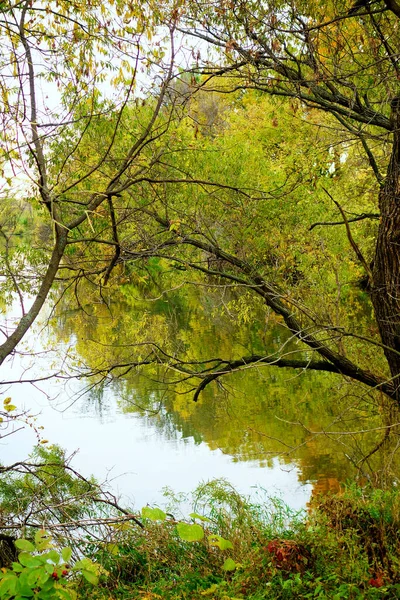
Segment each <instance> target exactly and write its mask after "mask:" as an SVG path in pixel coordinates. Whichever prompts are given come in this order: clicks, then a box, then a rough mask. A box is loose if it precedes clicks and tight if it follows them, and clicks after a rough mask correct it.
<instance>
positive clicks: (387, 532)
mask: <svg viewBox="0 0 400 600" xmlns="http://www.w3.org/2000/svg"><path fill="white" fill-rule="evenodd" d="M170 499H171V498H170ZM172 500H173V499H172ZM192 501H193V507H194V510H195V512H196V513H197V514H199V513H200V514H201V515H204V516H205V517H206V518H207V519H209V520H207V521H203V522H202V521H199V519H197V522H198V523H199V522H201V523H202V525H203V527H204V531H205V536H204V539H202V540H201V541H198V542H185V541H184V540H182V539H181V538H180V537H179V535H178V533H177V529H176V520H175V518H174V517H172V514H171V517H170V518H169V520H166V521H164V522H162V523H161V522H152V521H149V522H147V523H146V528H145V530H144V531H137V529H132V528H130V527H126V526H125V527H124V528H123V529H121V530H119V531H116V536H115V540H114V541H113V544H112V545H107V546H105V547H104V548H103V549H102V550H101V551H97V552H96V555H95V556H94V557H92V558H95V559H96V560H97V561H99V562H100V563H101V564H102V565H103V567H104V568H105V569H106V571H107V572H108V576H107V577H106V578H104V580H103V581H102V583H101V584H100V585H99V586H98V587H97V588H96V589H95V590H93V589H91V590H90V592H88V595H90V597H91V598H97V599H99V600H103V599H107V600H109V599H115V600H117V599H121V600H122V599H128V598H132V599H136V598H141V599H142V600H156V599H158V598H163V599H164V598H165V599H167V600H168V599H170V600H176V599H193V600H196V599H207V598H209V599H217V600H235V599H239V598H240V599H242V598H249V599H252V600H263V599H280V598H282V599H295V598H296V599H300V598H332V599H334V600H339V599H342V598H343V599H344V598H366V599H375V598H399V597H400V564H399V562H400V544H399V534H398V531H399V519H400V511H399V508H400V506H399V504H400V498H399V493H398V492H397V490H392V491H390V492H389V491H388V492H384V491H380V490H375V491H369V492H366V491H365V490H361V489H358V488H355V487H351V488H349V489H347V490H346V492H345V493H343V494H342V495H337V496H328V497H326V498H323V499H319V500H314V501H313V503H312V505H311V506H310V507H309V510H308V511H307V512H302V513H293V512H291V511H290V510H289V509H288V508H287V507H286V506H285V505H284V504H283V503H282V502H279V501H276V500H275V501H274V500H273V501H271V500H269V501H261V502H259V503H258V504H254V503H250V502H249V501H248V500H247V499H246V498H243V497H241V496H240V495H239V494H237V492H236V491H235V490H234V489H233V488H232V487H231V486H230V485H229V484H228V483H226V482H225V481H214V482H210V483H207V484H204V485H202V486H200V487H199V488H198V489H197V490H196V492H195V493H194V495H193V498H192ZM186 502H187V499H186ZM169 509H170V510H171V512H172V513H174V511H175V512H177V511H178V510H179V505H178V504H177V503H175V504H174V502H172V505H171V506H170V507H169ZM174 514H175V513H174ZM211 534H218V535H220V536H222V537H223V538H224V539H227V540H230V541H231V542H232V546H233V548H229V549H227V550H221V549H220V548H218V547H216V546H215V545H212V544H210V541H209V539H208V536H209V535H211ZM227 558H231V559H232V561H231V566H232V564H233V565H234V568H232V570H225V569H224V563H225V561H226V559H227ZM85 594H86V592H85V588H82V589H81V590H80V592H79V596H80V597H82V598H84V597H85Z"/></svg>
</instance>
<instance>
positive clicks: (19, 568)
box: [12, 562, 24, 573]
mask: <svg viewBox="0 0 400 600" xmlns="http://www.w3.org/2000/svg"><path fill="white" fill-rule="evenodd" d="M12 570H13V571H14V573H21V571H23V570H24V567H23V566H22V565H21V564H20V563H17V562H13V563H12Z"/></svg>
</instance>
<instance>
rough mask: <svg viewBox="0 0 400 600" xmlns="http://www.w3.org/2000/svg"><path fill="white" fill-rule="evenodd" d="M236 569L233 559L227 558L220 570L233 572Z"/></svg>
mask: <svg viewBox="0 0 400 600" xmlns="http://www.w3.org/2000/svg"><path fill="white" fill-rule="evenodd" d="M236 567H237V563H235V561H234V560H233V558H227V559H226V561H225V562H224V564H223V566H222V568H223V569H224V571H234V570H235V569H236Z"/></svg>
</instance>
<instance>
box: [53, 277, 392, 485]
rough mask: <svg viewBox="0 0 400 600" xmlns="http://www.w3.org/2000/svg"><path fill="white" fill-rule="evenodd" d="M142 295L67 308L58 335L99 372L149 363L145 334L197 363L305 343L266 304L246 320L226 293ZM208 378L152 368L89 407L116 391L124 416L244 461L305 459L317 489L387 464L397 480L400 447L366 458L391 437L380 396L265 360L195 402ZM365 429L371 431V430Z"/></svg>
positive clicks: (301, 473) (129, 293) (125, 290)
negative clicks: (153, 298)
mask: <svg viewBox="0 0 400 600" xmlns="http://www.w3.org/2000/svg"><path fill="white" fill-rule="evenodd" d="M137 296H138V294H137V290H135V288H133V287H131V286H123V287H122V288H121V289H120V290H117V291H116V292H115V293H114V294H113V296H112V297H111V298H109V303H108V304H106V303H97V304H88V305H87V311H86V312H82V311H76V312H75V311H71V310H69V311H64V312H63V313H62V314H60V315H59V316H58V319H57V327H56V329H55V330H54V334H53V335H55V336H56V337H57V339H59V340H63V341H64V342H66V341H67V340H69V339H70V338H71V336H76V339H77V343H76V350H77V352H78V353H79V356H80V358H81V360H82V361H83V362H84V363H85V365H87V366H89V367H90V368H92V369H95V368H99V366H104V365H107V364H108V365H113V364H114V365H116V364H118V363H120V364H121V363H124V364H125V363H126V362H128V361H129V360H135V359H136V360H137V359H142V358H143V357H144V356H145V355H146V352H149V349H148V348H146V347H143V346H142V345H140V346H136V345H135V344H138V343H140V344H143V342H149V343H150V342H153V343H156V344H157V345H158V346H159V347H162V348H163V349H164V350H165V352H166V353H168V354H169V355H170V356H174V355H175V354H177V353H179V354H180V355H181V356H182V353H184V357H185V360H187V361H204V360H206V359H207V358H210V357H223V358H224V359H233V358H238V357H240V356H243V355H245V354H251V353H254V352H256V353H268V354H271V353H272V352H274V351H277V350H278V349H279V348H280V347H282V344H285V349H286V351H292V350H293V349H297V348H298V347H297V346H296V342H295V341H294V340H291V339H290V338H289V336H288V333H287V332H286V331H285V330H284V329H283V327H282V326H281V325H280V324H279V322H275V323H273V322H272V323H271V322H269V323H265V316H264V314H263V313H262V312H261V311H260V312H257V306H254V307H253V308H252V311H253V312H252V313H251V315H250V317H249V318H248V319H247V321H245V320H244V321H243V319H242V322H240V319H238V318H237V317H236V316H235V317H234V318H233V317H232V311H230V310H229V309H227V310H222V309H221V298H220V295H218V294H217V293H215V294H211V293H207V294H201V292H199V290H198V289H195V288H189V289H187V290H185V291H184V292H180V293H179V294H178V293H176V294H170V295H169V297H168V301H165V300H158V301H157V302H149V301H147V302H146V301H143V300H138V298H137ZM225 302H226V303H227V301H226V298H225ZM228 304H229V303H228ZM231 304H232V303H231ZM231 304H230V305H231ZM113 373H114V374H118V369H115V370H114V371H113ZM197 383H198V381H197V382H195V381H193V379H189V380H188V379H187V378H185V377H182V376H181V375H179V374H177V373H175V372H173V373H171V372H170V371H166V370H165V369H164V368H163V367H162V366H160V365H150V366H148V367H146V368H135V369H132V370H130V371H129V372H127V373H125V374H124V376H123V377H121V378H118V377H114V378H113V379H112V380H111V381H109V382H108V384H107V386H106V387H104V386H103V388H101V389H100V388H97V389H93V390H92V391H91V392H90V394H88V395H87V397H86V400H85V403H86V406H89V405H90V404H92V405H93V406H96V407H97V410H98V411H99V412H100V413H101V412H102V411H103V412H104V410H106V400H105V396H106V394H105V390H108V391H109V392H110V391H111V394H112V396H113V397H114V398H116V399H117V405H118V407H119V410H120V411H121V412H122V413H123V414H125V415H126V416H128V415H135V416H140V418H141V419H142V422H143V423H146V424H147V426H149V427H151V428H153V429H154V431H157V432H158V433H159V435H160V436H161V437H162V438H163V439H166V440H170V441H172V440H176V439H180V440H190V441H191V443H193V444H194V446H196V445H202V444H207V446H208V448H209V450H210V451H211V452H220V453H222V454H223V455H226V456H229V457H232V460H233V461H234V463H236V464H242V463H243V462H248V463H251V464H252V465H257V466H258V467H259V468H260V467H261V468H272V467H273V466H276V464H277V460H278V461H279V464H280V465H281V467H282V468H283V469H285V468H286V467H287V468H289V469H290V468H292V467H293V465H296V467H297V469H298V477H299V480H300V481H301V482H302V483H304V484H305V483H308V482H312V483H313V485H314V490H315V491H328V490H336V489H338V487H339V482H343V481H345V480H347V479H349V478H354V477H355V476H356V475H359V474H360V473H361V474H363V475H364V476H365V475H366V476H369V477H371V476H373V475H374V474H375V473H377V472H379V471H382V472H383V471H384V472H387V475H388V477H392V476H393V474H394V473H396V472H397V455H395V454H393V452H392V450H393V448H389V447H387V446H386V445H383V446H382V449H381V451H380V452H376V453H373V454H372V455H371V457H370V458H369V459H368V460H364V458H365V457H366V456H367V455H368V454H369V453H370V452H371V450H372V449H373V448H374V446H376V445H377V444H378V443H379V442H380V440H381V438H382V436H383V434H384V430H383V429H384V426H385V411H384V410H381V409H382V407H380V404H379V398H374V399H372V397H371V393H370V392H369V391H366V390H364V389H363V388H362V387H360V386H355V385H354V384H350V383H349V382H346V381H344V380H343V378H341V377H340V376H337V375H332V374H324V373H315V372H314V373H313V372H308V371H307V372H301V373H295V372H293V371H291V370H285V369H274V368H273V367H269V366H268V367H265V366H258V367H257V368H253V369H247V370H245V371H242V372H238V373H234V374H231V375H229V376H225V377H224V378H221V380H220V381H219V382H218V383H212V384H211V385H210V386H208V387H206V388H205V390H204V391H203V393H202V394H201V396H200V399H199V401H198V402H197V403H194V402H193V401H192V398H193V390H194V387H195V385H197ZM83 410H84V411H85V410H87V409H85V408H83ZM359 430H368V431H370V433H368V434H365V435H362V436H361V435H358V434H357V431H359ZM351 432H353V433H351ZM390 453H392V454H391V456H392V462H391V464H390V468H388V463H387V457H388V455H389V454H390ZM358 467H360V468H358Z"/></svg>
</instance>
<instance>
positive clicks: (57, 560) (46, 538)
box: [0, 530, 99, 600]
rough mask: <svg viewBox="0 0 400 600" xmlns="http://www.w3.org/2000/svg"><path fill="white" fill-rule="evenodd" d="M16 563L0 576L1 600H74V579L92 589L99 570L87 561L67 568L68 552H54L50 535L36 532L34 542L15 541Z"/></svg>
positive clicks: (96, 580)
mask: <svg viewBox="0 0 400 600" xmlns="http://www.w3.org/2000/svg"><path fill="white" fill-rule="evenodd" d="M15 545H16V547H17V548H18V549H19V550H20V553H19V556H18V562H13V564H12V567H11V568H10V569H2V571H1V572H0V598H1V600H10V599H11V598H14V599H15V600H22V599H23V598H37V599H38V600H75V599H76V598H77V593H76V591H75V589H74V586H75V585H76V581H77V578H79V577H83V578H84V579H85V580H86V581H87V582H89V583H90V584H92V585H97V583H98V581H99V577H98V575H99V566H98V565H96V564H95V563H94V562H92V561H91V560H90V559H89V558H83V559H81V560H77V561H75V563H74V564H71V557H72V549H71V548H68V547H66V548H63V549H62V550H61V551H60V552H59V551H57V550H55V548H54V544H53V543H52V540H51V537H50V535H49V534H48V533H47V532H46V531H44V530H39V531H37V532H36V534H35V536H34V541H33V542H32V541H30V540H27V539H18V540H16V542H15Z"/></svg>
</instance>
